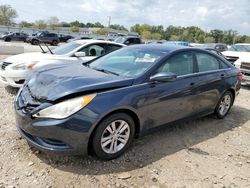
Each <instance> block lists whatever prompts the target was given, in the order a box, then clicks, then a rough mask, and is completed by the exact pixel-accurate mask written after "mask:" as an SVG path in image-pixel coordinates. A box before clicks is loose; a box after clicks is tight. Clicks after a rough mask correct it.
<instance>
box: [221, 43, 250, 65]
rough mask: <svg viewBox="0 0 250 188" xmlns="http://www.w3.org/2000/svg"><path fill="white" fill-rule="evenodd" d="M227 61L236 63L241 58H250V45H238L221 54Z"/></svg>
mask: <svg viewBox="0 0 250 188" xmlns="http://www.w3.org/2000/svg"><path fill="white" fill-rule="evenodd" d="M221 53H222V54H223V55H224V56H225V57H226V59H227V60H228V61H229V62H231V63H234V62H235V61H237V60H238V59H239V58H240V57H243V56H248V55H249V54H250V44H249V43H237V44H233V45H232V46H230V48H229V49H228V50H227V51H224V52H221Z"/></svg>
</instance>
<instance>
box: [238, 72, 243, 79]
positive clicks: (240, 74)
mask: <svg viewBox="0 0 250 188" xmlns="http://www.w3.org/2000/svg"><path fill="white" fill-rule="evenodd" d="M237 77H238V78H239V80H242V79H243V73H242V72H238V73H237Z"/></svg>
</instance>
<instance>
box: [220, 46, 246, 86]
mask: <svg viewBox="0 0 250 188" xmlns="http://www.w3.org/2000/svg"><path fill="white" fill-rule="evenodd" d="M222 54H223V55H224V56H225V57H226V59H227V60H228V61H230V62H231V63H233V64H234V65H235V66H236V67H237V68H239V69H240V70H241V72H242V73H243V79H242V82H241V83H242V85H250V44H249V43H239V44H234V45H232V46H231V47H230V48H229V50H228V51H225V52H222Z"/></svg>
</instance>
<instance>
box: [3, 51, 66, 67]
mask: <svg viewBox="0 0 250 188" xmlns="http://www.w3.org/2000/svg"><path fill="white" fill-rule="evenodd" d="M53 59H54V60H64V59H65V60H68V59H69V57H68V55H52V54H50V53H42V52H31V53H23V54H18V55H13V56H10V57H8V58H6V59H5V60H4V61H5V62H8V63H12V64H20V63H38V62H42V61H43V60H53Z"/></svg>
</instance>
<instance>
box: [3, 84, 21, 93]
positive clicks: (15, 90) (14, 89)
mask: <svg viewBox="0 0 250 188" xmlns="http://www.w3.org/2000/svg"><path fill="white" fill-rule="evenodd" d="M4 87H5V90H6V91H7V92H8V93H9V94H12V95H16V94H17V92H18V90H19V88H15V87H11V86H4Z"/></svg>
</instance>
